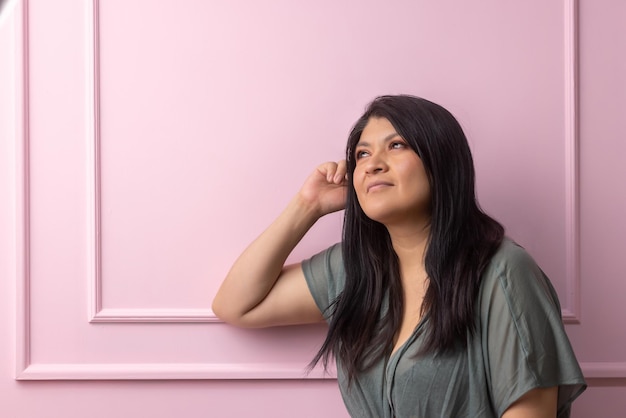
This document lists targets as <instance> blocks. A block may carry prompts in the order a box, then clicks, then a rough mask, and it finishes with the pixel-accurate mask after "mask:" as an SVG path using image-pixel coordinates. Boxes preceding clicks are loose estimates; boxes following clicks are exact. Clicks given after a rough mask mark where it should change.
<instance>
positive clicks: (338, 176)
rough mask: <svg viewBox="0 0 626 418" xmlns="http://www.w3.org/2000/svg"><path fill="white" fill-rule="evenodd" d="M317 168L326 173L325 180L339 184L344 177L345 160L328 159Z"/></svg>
mask: <svg viewBox="0 0 626 418" xmlns="http://www.w3.org/2000/svg"><path fill="white" fill-rule="evenodd" d="M318 170H320V172H322V173H323V174H325V175H326V181H327V182H329V183H334V184H341V183H343V182H344V181H345V179H346V162H345V160H341V161H338V162H334V161H329V162H326V163H323V164H322V165H320V166H319V167H318Z"/></svg>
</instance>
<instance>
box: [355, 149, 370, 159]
mask: <svg viewBox="0 0 626 418" xmlns="http://www.w3.org/2000/svg"><path fill="white" fill-rule="evenodd" d="M367 155H368V153H367V151H363V150H361V151H357V152H356V153H355V156H356V159H357V160H358V159H360V158H363V157H367Z"/></svg>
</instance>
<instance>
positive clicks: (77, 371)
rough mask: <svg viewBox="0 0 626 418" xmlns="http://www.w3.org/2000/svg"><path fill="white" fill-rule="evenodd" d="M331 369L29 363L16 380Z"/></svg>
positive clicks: (317, 375) (314, 375)
mask: <svg viewBox="0 0 626 418" xmlns="http://www.w3.org/2000/svg"><path fill="white" fill-rule="evenodd" d="M335 376H336V374H335V371H334V370H328V372H325V371H324V370H323V369H321V368H315V369H314V370H312V371H311V372H310V373H307V370H306V365H303V364H297V363H281V364H263V363H131V364H127V363H123V364H112V363H107V364H75V363H73V364H31V365H30V366H29V367H28V368H27V369H26V370H24V371H23V372H22V373H21V374H20V375H19V376H18V378H17V379H18V380H157V379H159V380H203V379H236V380H248V379H329V378H335Z"/></svg>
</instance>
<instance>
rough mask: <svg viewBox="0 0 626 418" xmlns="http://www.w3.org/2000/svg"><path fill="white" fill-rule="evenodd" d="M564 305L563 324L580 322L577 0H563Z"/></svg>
mask: <svg viewBox="0 0 626 418" xmlns="http://www.w3.org/2000/svg"><path fill="white" fill-rule="evenodd" d="M563 15H564V46H563V47H564V70H565V74H564V80H565V100H564V106H565V260H566V267H565V270H566V271H565V278H566V289H567V290H566V291H567V294H566V295H565V306H564V308H563V310H562V315H563V321H564V322H565V323H566V324H579V323H580V293H581V291H580V233H579V231H580V218H579V208H580V199H579V176H580V174H579V173H580V171H579V148H580V147H579V142H580V141H579V106H578V100H579V89H580V83H579V78H578V67H579V63H578V37H579V23H578V0H564V10H563Z"/></svg>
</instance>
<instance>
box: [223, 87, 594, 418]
mask: <svg viewBox="0 0 626 418" xmlns="http://www.w3.org/2000/svg"><path fill="white" fill-rule="evenodd" d="M343 208H345V219H344V227H343V240H342V243H341V244H336V245H334V246H332V247H330V248H328V249H327V250H325V251H323V252H321V253H320V254H317V255H315V256H313V257H312V258H311V259H308V260H304V261H303V262H302V263H297V264H295V265H288V266H284V263H285V260H286V259H287V256H288V255H289V253H290V252H291V251H292V249H293V248H294V247H295V245H296V244H297V243H298V241H299V240H300V239H301V238H302V237H303V236H304V234H305V233H306V232H307V231H308V229H309V228H310V227H311V226H312V225H313V224H314V223H315V222H316V221H317V219H319V218H320V217H322V216H324V215H326V214H328V213H330V212H333V211H337V210H340V209H343ZM213 310H214V312H215V313H216V315H218V316H219V317H220V318H222V319H223V320H224V321H226V322H229V323H231V324H234V325H237V326H242V327H267V326H275V325H288V324H304V323H313V322H318V321H322V320H326V321H328V323H329V330H328V334H327V337H326V340H325V342H324V344H323V346H322V348H321V349H320V351H319V353H318V354H317V356H316V357H315V358H314V360H313V362H312V365H314V364H315V363H317V362H318V361H320V360H322V361H323V362H324V364H325V365H326V364H327V362H328V360H329V358H330V357H331V356H333V357H335V358H336V361H337V370H338V382H339V386H340V389H341V392H342V396H343V399H344V402H345V404H346V407H347V408H348V411H349V412H350V414H351V415H352V416H355V417H425V418H431V417H455V418H456V417H506V418H515V417H525V418H529V417H537V418H540V417H555V416H558V417H567V416H569V411H570V405H571V402H572V401H573V400H574V399H575V398H576V397H577V396H578V395H579V394H580V393H581V392H582V391H583V390H584V389H585V387H586V386H585V382H584V379H583V377H582V373H581V371H580V368H579V366H578V363H577V362H576V359H575V357H574V354H573V352H572V349H571V346H570V344H569V341H568V339H567V336H566V334H565V332H564V330H563V326H562V323H561V317H560V307H559V302H558V299H557V296H556V293H555V291H554V289H553V288H552V286H551V284H550V282H549V280H548V279H547V278H546V277H545V275H544V274H543V272H542V271H541V270H540V269H539V267H537V265H536V264H535V263H534V261H533V260H532V259H531V258H530V256H529V255H528V254H527V253H526V252H525V251H524V250H523V249H522V248H521V247H519V246H517V245H516V244H514V243H513V242H512V241H511V240H509V239H507V238H505V237H504V230H503V228H502V226H501V225H500V224H499V223H498V222H496V221H495V220H493V219H492V218H490V217H489V216H487V215H486V214H485V213H484V212H482V211H481V210H480V208H479V206H478V204H477V202H476V198H475V193H474V167H473V162H472V157H471V153H470V150H469V146H468V144H467V140H466V138H465V135H464V133H463V131H462V129H461V127H460V126H459V124H458V122H457V121H456V120H455V118H454V117H453V116H452V115H451V114H450V113H449V112H448V111H447V110H445V109H444V108H442V107H441V106H438V105H436V104H434V103H432V102H429V101H427V100H424V99H421V98H417V97H412V96H406V95H402V96H382V97H379V98H377V99H376V100H374V101H373V102H372V103H371V104H370V105H369V106H368V108H367V109H366V111H365V113H364V114H363V116H362V117H361V118H360V119H359V120H358V121H357V123H356V124H355V126H354V127H353V129H352V132H351V133H350V136H349V139H348V144H347V150H346V160H345V161H340V162H338V163H326V164H322V165H321V166H319V167H318V168H317V169H316V170H315V171H314V172H313V173H312V174H311V175H310V176H309V178H308V179H307V180H306V181H305V183H304V185H303V186H302V188H301V190H300V191H299V192H298V193H297V194H296V196H295V197H294V198H293V199H292V201H291V202H290V203H289V205H288V206H287V208H286V209H285V210H284V211H283V213H282V214H281V215H280V216H279V217H278V218H277V219H276V220H275V221H274V222H273V223H272V224H271V225H270V226H269V228H268V229H267V230H266V231H265V232H263V233H262V234H261V235H260V236H259V237H258V238H257V239H256V240H255V241H254V242H253V243H252V244H251V245H250V246H249V247H248V248H247V249H246V250H245V251H244V253H243V254H242V255H241V256H240V257H239V258H238V260H237V261H236V262H235V264H234V265H233V267H232V269H231V271H230V272H229V273H228V276H227V277H226V279H225V280H224V283H223V284H222V286H221V288H220V290H219V292H218V294H217V296H216V298H215V300H214V302H213Z"/></svg>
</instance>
